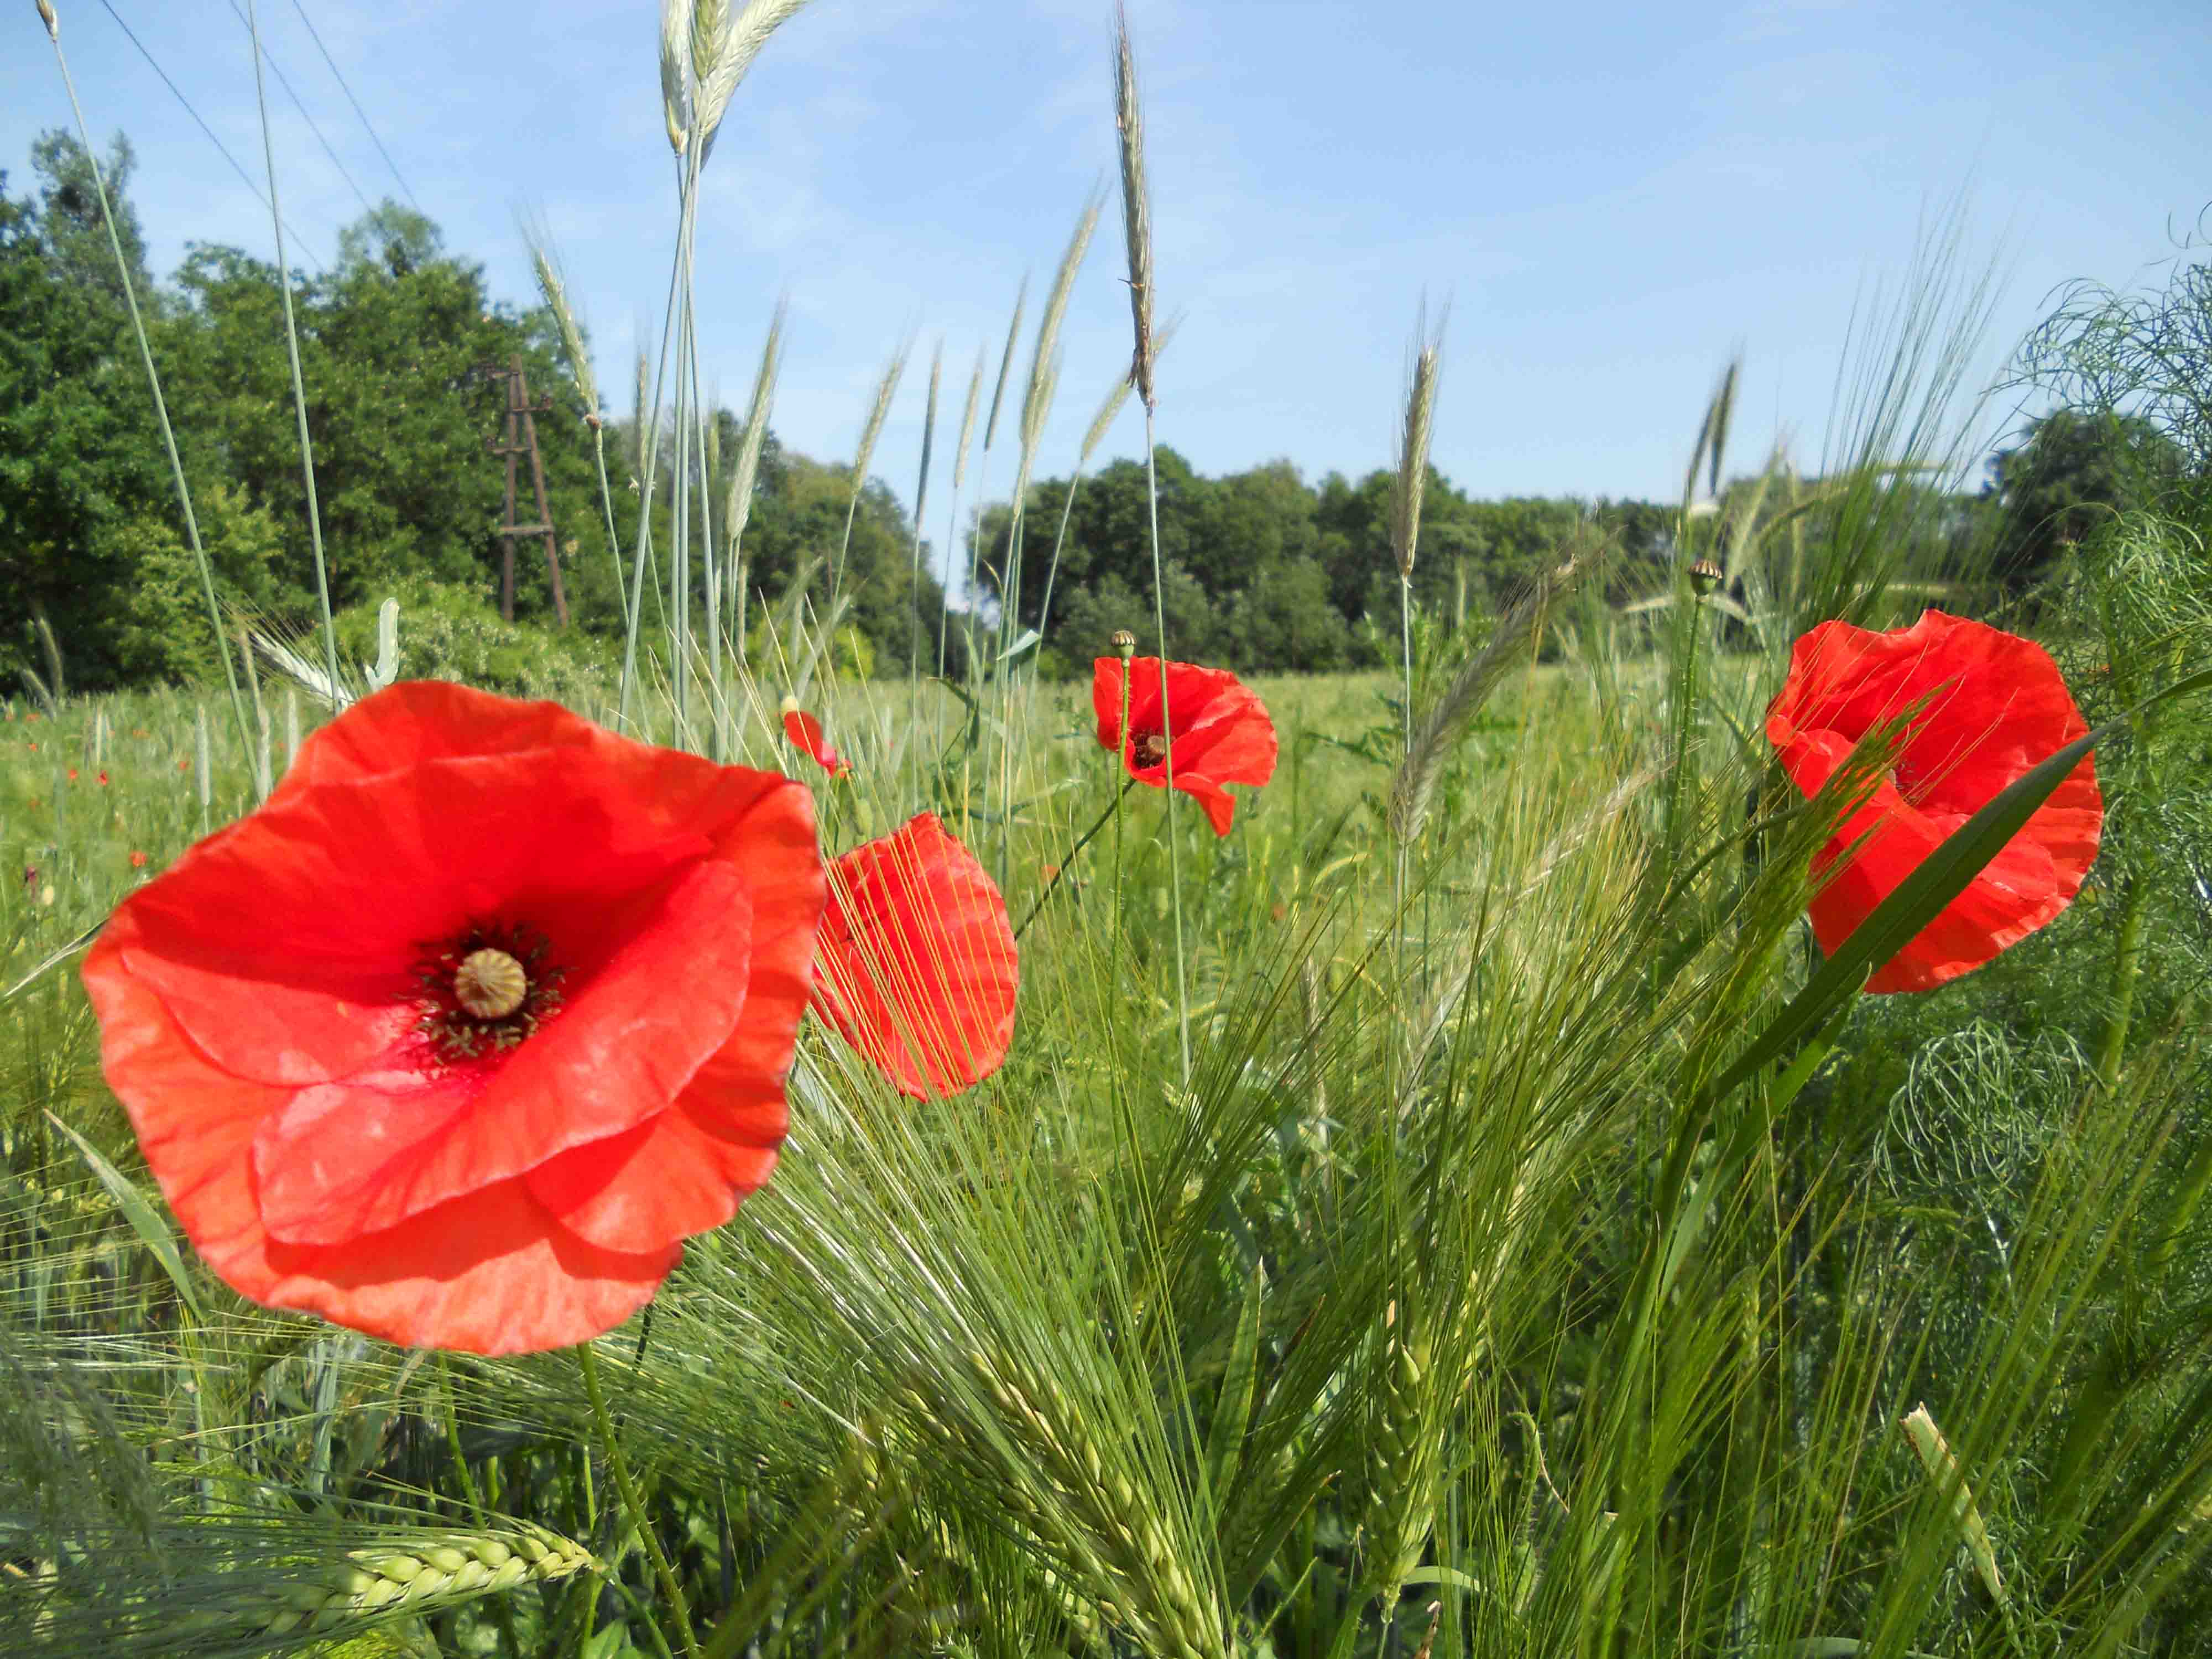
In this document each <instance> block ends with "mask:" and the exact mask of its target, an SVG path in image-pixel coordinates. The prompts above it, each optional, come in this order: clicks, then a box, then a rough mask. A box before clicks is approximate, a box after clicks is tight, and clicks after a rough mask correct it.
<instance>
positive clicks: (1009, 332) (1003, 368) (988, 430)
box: [983, 271, 1030, 454]
mask: <svg viewBox="0 0 2212 1659" xmlns="http://www.w3.org/2000/svg"><path fill="white" fill-rule="evenodd" d="M1029 302H1030V278H1029V273H1028V272H1027V271H1024V272H1023V273H1022V285H1021V286H1020V287H1019V288H1018V289H1015V290H1014V319H1013V320H1012V322H1010V323H1008V324H1007V325H1006V349H1005V350H1004V351H1002V352H1000V354H999V383H998V385H997V386H996V387H994V389H993V391H992V392H991V415H990V418H989V419H988V420H987V421H985V422H983V453H985V454H988V453H990V451H991V445H992V443H993V442H994V441H996V439H997V438H998V435H999V407H1000V404H1004V403H1005V402H1006V376H1007V374H1008V373H1009V372H1010V371H1011V370H1012V368H1013V366H1014V342H1015V341H1016V340H1018V339H1019V338H1020V337H1021V332H1022V313H1024V311H1025V310H1027V309H1028V307H1029Z"/></svg>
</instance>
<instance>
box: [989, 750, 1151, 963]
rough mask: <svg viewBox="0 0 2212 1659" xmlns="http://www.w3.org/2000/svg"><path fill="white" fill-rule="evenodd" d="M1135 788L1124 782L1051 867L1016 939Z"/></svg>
mask: <svg viewBox="0 0 2212 1659" xmlns="http://www.w3.org/2000/svg"><path fill="white" fill-rule="evenodd" d="M1135 787H1137V781H1136V780H1135V779H1134V778H1130V779H1127V780H1126V781H1124V782H1123V783H1122V785H1121V788H1120V789H1119V790H1118V791H1116V792H1115V796H1114V799H1112V800H1110V801H1109V802H1107V803H1106V810H1105V811H1103V812H1101V813H1100V814H1099V815H1098V817H1097V821H1096V822H1095V823H1092V824H1091V827H1090V828H1089V829H1085V831H1084V832H1083V833H1082V834H1081V835H1079V836H1077V837H1076V838H1075V845H1074V846H1073V847H1071V848H1068V849H1067V856H1066V857H1065V858H1063V859H1062V860H1060V862H1059V863H1058V864H1057V865H1055V866H1053V872H1052V879H1051V880H1050V881H1048V882H1047V883H1045V884H1044V891H1042V893H1039V894H1038V895H1037V896H1036V903H1034V904H1032V905H1030V913H1029V915H1025V916H1024V917H1023V918H1022V923H1021V926H1020V927H1017V928H1015V929H1014V937H1015V938H1016V939H1019V938H1020V937H1021V936H1022V935H1023V934H1024V933H1027V932H1028V931H1029V926H1030V923H1031V922H1033V921H1036V919H1037V912H1038V911H1040V910H1042V909H1043V908H1044V906H1045V901H1046V900H1047V899H1049V898H1050V897H1051V896H1053V894H1054V891H1055V890H1057V889H1058V888H1059V886H1060V882H1061V881H1062V880H1063V879H1064V878H1066V875H1067V872H1068V870H1069V868H1070V867H1071V866H1073V864H1074V863H1075V855H1076V854H1079V853H1080V852H1081V851H1082V850H1083V849H1084V848H1086V847H1088V846H1090V845H1091V840H1092V838H1093V837H1094V836H1097V833H1098V832H1099V831H1100V830H1101V829H1104V828H1105V827H1106V822H1107V820H1108V819H1109V818H1112V819H1115V820H1117V821H1118V819H1119V818H1120V817H1121V797H1122V796H1123V795H1126V794H1127V793H1129V792H1130V791H1131V790H1132V789H1133V788H1135ZM1114 866H1115V870H1116V871H1117V872H1118V871H1119V870H1120V868H1121V860H1120V859H1119V858H1116V859H1115V860H1114Z"/></svg>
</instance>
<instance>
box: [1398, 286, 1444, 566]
mask: <svg viewBox="0 0 2212 1659" xmlns="http://www.w3.org/2000/svg"><path fill="white" fill-rule="evenodd" d="M1413 338H1414V342H1415V343H1414V347H1413V372H1412V374H1411V376H1410V377H1409V379H1410V384H1409V385H1408V386H1407V392H1406V421H1405V427H1404V429H1403V431H1402V432H1401V435H1400V439H1399V445H1398V477H1397V480H1396V482H1395V484H1394V485H1393V486H1392V489H1391V492H1390V551H1391V553H1392V555H1393V556H1395V558H1396V559H1397V561H1398V580H1399V581H1400V582H1401V583H1407V584H1409V583H1411V582H1412V581H1413V555H1414V552H1415V550H1417V549H1418V548H1419V544H1420V539H1421V497H1422V495H1423V494H1424V492H1425V491H1426V489H1428V482H1429V434H1430V431H1431V428H1433V426H1434V424H1435V421H1436V412H1437V371H1438V369H1439V368H1441V366H1442V351H1443V321H1442V320H1441V319H1439V320H1438V322H1437V327H1436V331H1435V332H1433V333H1431V331H1430V329H1429V325H1428V315H1427V312H1426V310H1425V308H1424V310H1423V313H1422V314H1421V317H1420V319H1419V321H1418V322H1416V323H1415V325H1414V326H1413Z"/></svg>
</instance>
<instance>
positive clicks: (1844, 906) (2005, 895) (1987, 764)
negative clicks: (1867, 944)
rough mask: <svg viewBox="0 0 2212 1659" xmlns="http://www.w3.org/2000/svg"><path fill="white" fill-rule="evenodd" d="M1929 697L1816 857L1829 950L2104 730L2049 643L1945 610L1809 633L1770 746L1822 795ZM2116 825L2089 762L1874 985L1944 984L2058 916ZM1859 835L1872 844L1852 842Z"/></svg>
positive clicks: (1776, 712) (1818, 915)
mask: <svg viewBox="0 0 2212 1659" xmlns="http://www.w3.org/2000/svg"><path fill="white" fill-rule="evenodd" d="M1916 705H1919V706H1920V708H1919V712H1918V713H1917V714H1914V715H1913V716H1912V718H1911V723H1910V725H1909V726H1908V728H1907V730H1906V732H1905V738H1904V741H1903V743H1902V744H1901V746H1900V747H1899V749H1898V750H1897V752H1896V760H1895V764H1894V766H1893V769H1892V770H1891V771H1890V773H1889V774H1888V775H1886V776H1885V777H1883V778H1882V779H1881V781H1880V782H1879V783H1877V784H1876V786H1875V790H1874V793H1873V794H1872V795H1871V796H1870V797H1869V799H1868V800H1867V801H1866V803H1865V804H1864V805H1862V806H1860V807H1859V808H1858V810H1857V811H1855V812H1853V813H1852V814H1851V815H1850V817H1848V818H1847V819H1845V820H1844V823H1843V824H1842V826H1841V827H1840V828H1839V829H1838V830H1837V832H1836V834H1835V836H1834V837H1833V838H1832V840H1831V841H1830V842H1828V844H1827V845H1826V847H1825V848H1822V849H1821V851H1820V854H1817V855H1816V856H1815V858H1814V872H1815V873H1816V874H1822V875H1826V876H1827V877H1828V879H1827V881H1826V885H1824V886H1823V887H1822V888H1821V890H1820V892H1819V893H1818V894H1817V895H1815V896H1814V899H1813V902H1812V918H1813V932H1814V937H1815V938H1817V939H1819V940H1820V948H1821V949H1822V950H1824V951H1835V950H1836V949H1837V948H1838V946H1840V945H1842V944H1843V942H1844V940H1845V939H1848V938H1850V935H1851V933H1852V932H1853V931H1854V930H1855V929H1856V928H1857V927H1858V926H1859V924H1860V923H1861V922H1863V921H1865V920H1866V919H1867V917H1868V916H1869V915H1870V914H1871V913H1872V912H1873V910H1874V908H1875V906H1876V905H1878V904H1880V903H1881V902H1882V901H1883V900H1884V899H1886V898H1887V897H1888V896H1890V894H1892V893H1893V892H1894V891H1896V890H1897V888H1898V885H1899V884H1900V883H1901V882H1903V881H1904V880H1905V878H1906V877H1907V876H1909V875H1911V873H1912V872H1913V871H1914V870H1915V869H1917V867H1918V866H1919V865H1920V863H1921V861H1922V860H1924V859H1926V858H1927V857H1928V855H1929V854H1931V853H1933V852H1934V851H1935V850H1936V848H1937V847H1938V846H1940V845H1941V844H1942V842H1943V841H1944V839H1945V838H1946V837H1947V836H1949V835H1950V834H1951V833H1952V832H1953V831H1954V830H1955V829H1958V828H1959V827H1960V825H1961V824H1963V823H1966V820H1967V819H1968V818H1970V817H1972V816H1973V815H1974V814H1975V813H1976V812H1977V811H1980V810H1981V809H1982V808H1983V807H1984V806H1985V805H1988V804H1989V803H1990V800H1991V799H1994V798H1995V797H1996V795H1997V794H1998V793H2001V792H2002V790H2003V789H2004V788H2005V787H2007V786H2008V785H2009V784H2011V783H2012V782H2013V781H2015V780H2016V779H2018V778H2019V777H2020V776H2021V775H2022V774H2023V773H2025V772H2027V771H2028V770H2029V769H2031V768H2033V767H2034V766H2035V765H2037V764H2038V763H2040V762H2042V761H2044V760H2046V759H2048V758H2049V757H2051V755H2052V754H2054V753H2055V752H2057V750H2060V749H2063V748H2064V747H2065V746H2066V745H2067V744H2069V743H2071V742H2073V741H2074V740H2075V738H2079V737H2081V736H2083V735H2084V734H2085V733H2087V731H2088V725H2087V722H2086V721H2085V720H2083V719H2082V718H2081V710H2080V709H2079V708H2076V707H2075V702H2074V699H2073V696H2072V695H2071V694H2070V693H2069V692H2068V690H2067V689H2066V682H2065V680H2064V678H2063V677H2062V676H2061V675H2060V673H2059V671H2058V667H2057V664H2055V663H2054V662H2052V661H2051V657H2050V654H2049V653H2047V652H2045V650H2044V649H2043V647H2041V646H2039V645H2037V644H2036V643H2035V642H2034V641H2032V640H2024V639H2021V638H2020V637H2019V636H2018V635H2013V634H2007V633H2004V632H2002V631H2001V630H2000V629H1995V628H1991V627H1989V626H1988V625H1987V624H1985V623H1978V622H1970V621H1967V620H1965V619H1964V618H1961V617H1952V616H1947V615H1946V614H1944V613H1943V612H1942V611H1927V612H1925V613H1924V614H1923V616H1922V617H1921V618H1920V620H1919V621H1918V622H1917V623H1914V624H1913V625H1912V626H1911V627H1910V628H1899V629H1891V630H1890V631H1888V632H1887V633H1881V634H1877V633H1872V632H1869V630H1867V629H1861V628H1854V627H1852V626H1851V625H1850V624H1849V623H1841V622H1827V623H1820V625H1819V626H1818V627H1816V628H1814V629H1813V630H1812V631H1811V632H1809V633H1808V634H1806V635H1804V636H1803V637H1802V638H1801V639H1799V640H1798V641H1797V642H1796V647H1795V648H1794V649H1793V650H1792V651H1791V653H1790V675H1789V678H1788V679H1787V680H1786V681H1785V682H1784V685H1783V687H1782V690H1781V692H1780V693H1779V695H1778V696H1776V697H1775V699H1774V701H1773V702H1772V703H1771V704H1770V705H1769V706H1768V708H1767V711H1766V737H1767V741H1768V742H1770V743H1771V744H1773V745H1774V748H1775V750H1776V752H1777V754H1778V756H1779V757H1780V759H1781V762H1782V766H1783V769H1784V770H1785V771H1787V772H1788V773H1789V774H1790V778H1791V780H1792V781H1794V782H1795V783H1796V786H1797V787H1798V788H1799V789H1800V790H1802V792H1803V793H1805V794H1806V795H1807V796H1808V798H1809V797H1810V796H1811V795H1813V794H1814V793H1815V792H1816V791H1817V790H1819V789H1820V787H1821V785H1823V784H1824V783H1826V781H1828V779H1829V778H1830V777H1831V776H1832V775H1833V774H1834V773H1835V771H1836V770H1837V769H1838V768H1839V767H1840V766H1842V765H1843V763H1844V760H1845V759H1846V757H1849V755H1850V752H1851V749H1852V746H1853V745H1854V744H1857V742H1858V741H1859V739H1860V738H1863V737H1864V736H1865V735H1866V734H1867V733H1868V732H1871V731H1873V730H1874V729H1875V728H1876V727H1878V726H1882V725H1884V724H1886V723H1887V722H1890V721H1893V720H1897V719H1899V717H1900V716H1902V715H1904V714H1905V712H1906V711H1907V710H1908V709H1911V708H1914V707H1915V706H1916ZM2104 821H2105V805H2104V798H2103V796H2102V795H2101V794H2100V793H2099V792H2098V788H2097V773H2096V768H2095V764H2094V763H2093V760H2092V759H2090V758H2089V757H2084V758H2083V759H2082V762H2081V765H2079V766H2077V767H2076V768H2075V769H2074V770H2073V772H2072V773H2070V774H2069V775H2068V776H2067V778H2066V779H2065V781H2063V782H2062V783H2061V784H2060V785H2059V786H2058V788H2057V791H2056V792H2055V793H2053V794H2052V795H2051V798H2050V799H2048V800H2047V801H2045V803H2044V804H2043V805H2042V806H2041V807H2039V809H2037V811H2036V812H2035V814H2034V816H2033V817H2030V818H2029V819H2028V821H2027V824H2026V825H2025V826H2024V827H2023V828H2022V829H2021V832H2020V833H2019V834H2018V835H2017V836H2014V837H2013V839H2012V841H2011V842H2008V844H2007V845H2006V847H2005V848H2004V850H2003V851H2002V852H2000V853H1999V854H1997V856H1996V858H1995V859H1994V860H1991V861H1990V864H1989V865H1988V866H1986V867H1984V869H1983V870H1982V872H1981V873H1980V874H1978V875H1977V876H1976V877H1975V878H1974V879H1973V882H1972V884H1971V885H1970V886H1969V887H1968V888H1967V889H1966V891H1965V892H1963V893H1961V894H1960V895H1959V896H1958V897H1957V898H1955V899H1954V900H1953V901H1952V902H1950V903H1949V904H1948V905H1947V906H1946V907H1945V908H1944V909H1943V910H1942V913H1941V914H1940V915H1937V916H1936V919H1935V920H1934V921H1931V922H1929V924H1928V926H1927V927H1924V928H1923V929H1922V930H1921V931H1920V932H1919V933H1917V934H1915V935H1914V936H1913V938H1912V939H1911V942H1909V943H1908V944H1907V945H1905V948H1904V949H1903V950H1902V951H1899V952H1898V953H1897V955H1896V956H1894V957H1891V958H1890V960H1889V961H1888V962H1887V963H1882V964H1881V966H1880V967H1879V968H1877V969H1875V974H1874V976H1873V978H1872V979H1870V980H1869V981H1868V982H1867V989H1868V990H1869V991H1871V992H1875V993H1881V992H1888V991H1925V990H1929V989H1932V988H1933V987H1936V986H1938V985H1942V984H1943V983H1945V982H1946V981H1949V980H1954V979H1956V978H1957V977H1959V975H1961V974H1965V973H1970V972H1972V970H1973V969H1976V968H1978V967H1980V966H1982V965H1983V964H1984V963H1987V962H1989V961H1990V960H1992V959H1993V958H1994V957H1996V955H1997V954H1998V953H1999V952H2000V951H2003V950H2005V949H2007V948H2008V947H2009V946H2011V945H2016V944H2018V943H2019V942H2020V941H2021V939H2026V938H2027V936H2028V935H2029V934H2030V933H2033V932H2034V931H2035V930H2036V929H2037V928H2039V927H2042V926H2044V924H2045V923H2046V922H2048V921H2051V920H2052V919H2053V918H2054V917H2056V916H2057V915H2058V913H2059V912H2060V911H2062V910H2063V909H2064V908H2066V907H2067V905H2068V904H2069V903H2070V902H2072V901H2073V898H2074V896H2075V893H2077V892H2079V891H2080V890H2081V881H2082V878H2083V877H2084V876H2086V875H2087V873H2088V869H2089V866H2090V864H2091V863H2092V862H2093V860H2095V858H2096V856H2097V841H2098V836H2099V835H2100V832H2101V830H2102V829H2103V826H2104ZM1855 842H1863V844H1861V845H1860V846H1859V847H1858V850H1857V852H1856V853H1852V852H1851V850H1850V849H1851V848H1852V845H1853V843H1855ZM1847 854H1848V855H1849V857H1848V860H1847V861H1846V855H1847ZM1838 866H1840V867H1838Z"/></svg>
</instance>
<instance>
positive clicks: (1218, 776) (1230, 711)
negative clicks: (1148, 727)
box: [1176, 685, 1276, 786]
mask: <svg viewBox="0 0 2212 1659" xmlns="http://www.w3.org/2000/svg"><path fill="white" fill-rule="evenodd" d="M1186 750H1188V752H1189V754H1190V757H1191V767H1190V769H1191V770H1192V771H1194V772H1201V773H1203V774H1205V775H1206V776H1207V777H1209V778H1212V780H1213V781H1215V782H1217V783H1244V784H1252V785H1255V786H1257V785H1260V784H1263V783H1265V782H1267V780H1268V779H1270V778H1272V777H1273V776H1274V775H1275V755H1276V742H1275V723H1274V721H1273V720H1271V719H1269V718H1268V715H1267V707H1266V705H1265V704H1263V703H1262V702H1261V701H1260V699H1259V698H1258V696H1255V694H1254V693H1253V692H1251V691H1250V690H1248V689H1246V688H1245V687H1243V686H1242V685H1237V686H1232V687H1231V689H1230V690H1227V691H1226V692H1225V693H1223V694H1222V696H1219V697H1218V698H1217V699H1216V700H1215V701H1214V702H1213V703H1212V705H1210V706H1209V707H1208V708H1207V709H1206V713H1205V714H1204V715H1203V716H1202V717H1201V718H1200V720H1199V721H1198V723H1197V724H1195V725H1194V726H1192V728H1191V732H1190V735H1189V737H1188V738H1176V761H1177V766H1176V772H1177V774H1178V775H1180V774H1181V772H1182V765H1181V762H1182V757H1183V754H1184V753H1185V751H1186Z"/></svg>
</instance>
